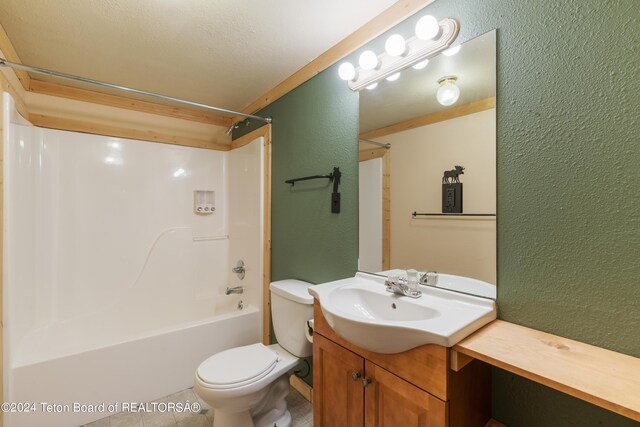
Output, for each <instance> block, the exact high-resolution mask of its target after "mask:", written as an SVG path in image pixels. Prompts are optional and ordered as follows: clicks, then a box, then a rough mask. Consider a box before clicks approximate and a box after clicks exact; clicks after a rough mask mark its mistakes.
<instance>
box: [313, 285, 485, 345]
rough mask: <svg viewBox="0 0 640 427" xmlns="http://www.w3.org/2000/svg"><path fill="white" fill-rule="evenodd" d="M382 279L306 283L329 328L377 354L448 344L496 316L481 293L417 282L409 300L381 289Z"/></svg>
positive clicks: (458, 339)
mask: <svg viewBox="0 0 640 427" xmlns="http://www.w3.org/2000/svg"><path fill="white" fill-rule="evenodd" d="M384 281H385V278H384V277H380V276H376V275H372V274H367V273H357V274H356V275H355V277H351V278H348V279H344V280H338V281H335V282H329V283H324V284H321V285H316V286H311V287H310V288H309V293H310V294H311V295H313V296H314V297H315V298H317V299H318V301H319V302H320V307H321V308H322V313H323V314H324V317H325V318H326V319H327V322H328V323H329V325H330V326H331V328H333V330H334V331H335V332H336V333H337V334H338V335H340V336H341V337H342V338H344V339H346V340H347V341H349V342H351V343H352V344H355V345H357V346H359V347H362V348H364V349H366V350H369V351H374V352H376V353H387V354H390V353H400V352H403V351H406V350H410V349H412V348H415V347H418V346H421V345H424V344H439V345H442V346H445V347H451V346H453V345H455V344H456V343H458V342H459V341H460V340H462V339H463V338H465V337H466V336H468V335H469V334H471V333H472V332H474V331H476V330H478V329H480V328H481V327H482V326H484V325H486V324H487V323H489V322H491V321H492V320H495V318H496V304H495V302H494V301H492V300H490V299H486V298H480V297H474V296H471V295H464V294H460V293H456V292H451V291H447V290H443V289H437V288H433V287H431V286H420V290H421V291H422V297H420V298H417V299H413V298H409V297H405V296H401V295H396V294H392V293H390V292H387V291H386V288H385V285H384Z"/></svg>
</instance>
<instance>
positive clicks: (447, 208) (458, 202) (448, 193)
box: [442, 166, 464, 213]
mask: <svg viewBox="0 0 640 427" xmlns="http://www.w3.org/2000/svg"><path fill="white" fill-rule="evenodd" d="M463 174H464V167H462V166H456V167H455V168H454V169H452V170H449V171H444V174H443V176H442V212H443V213H462V183H461V182H460V175H463Z"/></svg>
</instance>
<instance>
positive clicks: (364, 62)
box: [358, 50, 380, 71]
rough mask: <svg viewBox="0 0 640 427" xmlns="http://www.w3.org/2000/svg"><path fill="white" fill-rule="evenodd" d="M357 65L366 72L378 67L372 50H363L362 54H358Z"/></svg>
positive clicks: (376, 57)
mask: <svg viewBox="0 0 640 427" xmlns="http://www.w3.org/2000/svg"><path fill="white" fill-rule="evenodd" d="M358 63H359V64H360V68H362V69H363V70H367V71H371V70H375V69H376V68H378V66H379V65H380V61H378V56H377V55H376V54H375V52H374V51H372V50H365V51H364V52H362V53H361V54H360V59H358Z"/></svg>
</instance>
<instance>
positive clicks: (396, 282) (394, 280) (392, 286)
mask: <svg viewBox="0 0 640 427" xmlns="http://www.w3.org/2000/svg"><path fill="white" fill-rule="evenodd" d="M406 282H407V281H406V280H405V279H402V278H400V277H398V276H397V275H391V274H390V275H389V277H388V278H387V280H385V282H384V284H385V286H386V287H387V292H391V293H393V294H398V295H403V296H405V297H410V298H420V297H421V296H422V292H421V291H420V290H419V289H418V290H416V291H413V290H411V289H409V285H408V284H407V283H406Z"/></svg>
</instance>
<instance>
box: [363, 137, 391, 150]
mask: <svg viewBox="0 0 640 427" xmlns="http://www.w3.org/2000/svg"><path fill="white" fill-rule="evenodd" d="M360 141H362V142H366V143H367V144H373V145H377V146H379V147H384V148H391V144H384V143H382V142H376V141H370V140H368V139H360Z"/></svg>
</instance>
